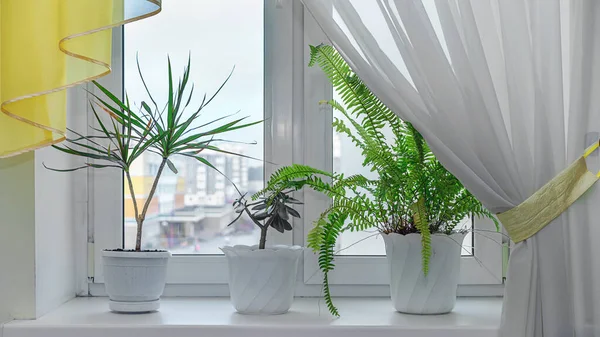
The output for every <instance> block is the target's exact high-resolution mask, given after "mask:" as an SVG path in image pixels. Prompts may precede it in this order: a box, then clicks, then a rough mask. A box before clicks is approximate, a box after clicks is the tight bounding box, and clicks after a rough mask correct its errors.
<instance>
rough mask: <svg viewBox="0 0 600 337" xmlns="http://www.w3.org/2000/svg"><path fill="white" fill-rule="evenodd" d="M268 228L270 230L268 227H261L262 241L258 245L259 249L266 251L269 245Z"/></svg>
mask: <svg viewBox="0 0 600 337" xmlns="http://www.w3.org/2000/svg"><path fill="white" fill-rule="evenodd" d="M267 228H269V226H267V225H264V226H262V227H260V241H259V244H258V249H265V245H266V243H267Z"/></svg>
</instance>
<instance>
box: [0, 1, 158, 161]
mask: <svg viewBox="0 0 600 337" xmlns="http://www.w3.org/2000/svg"><path fill="white" fill-rule="evenodd" d="M160 10H161V1H160V0H0V102H1V103H0V110H1V112H2V113H0V158H2V157H10V156H14V155H17V154H20V153H23V152H27V151H31V150H35V149H39V148H42V147H44V146H48V145H51V144H55V143H58V142H60V141H62V140H64V137H65V131H66V120H67V118H66V111H67V100H66V90H65V89H67V88H70V87H73V86H76V85H78V84H81V83H85V82H88V81H91V80H94V79H97V78H99V77H102V76H104V75H107V74H109V73H110V71H111V68H110V59H111V47H112V41H111V40H112V30H111V28H113V27H117V26H119V25H123V24H126V23H129V22H133V21H137V20H141V19H143V18H147V17H150V16H153V15H155V14H157V13H159V12H160ZM74 113H85V112H83V111H76V112H74Z"/></svg>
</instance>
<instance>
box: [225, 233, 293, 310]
mask: <svg viewBox="0 0 600 337" xmlns="http://www.w3.org/2000/svg"><path fill="white" fill-rule="evenodd" d="M222 250H223V253H225V256H226V257H227V262H228V265H229V292H230V294H231V302H232V303H233V306H234V307H235V310H237V312H239V313H242V314H252V315H276V314H283V313H286V312H287V311H288V310H289V309H290V306H291V305H292V301H293V300H294V290H295V287H296V274H297V270H298V261H299V260H300V256H301V255H302V251H303V249H302V247H300V246H279V245H278V246H272V247H267V248H266V249H258V246H243V245H236V246H233V247H231V246H226V247H223V248H222Z"/></svg>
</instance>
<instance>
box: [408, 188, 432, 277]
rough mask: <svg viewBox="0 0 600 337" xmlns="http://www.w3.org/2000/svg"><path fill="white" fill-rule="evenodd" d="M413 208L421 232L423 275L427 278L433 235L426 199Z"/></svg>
mask: <svg viewBox="0 0 600 337" xmlns="http://www.w3.org/2000/svg"><path fill="white" fill-rule="evenodd" d="M412 208H413V220H414V222H415V226H416V227H417V229H418V230H419V232H421V246H422V250H421V256H422V264H423V274H425V276H427V274H428V273H429V259H430V258H431V233H430V232H429V223H428V222H427V214H426V210H425V199H424V198H423V197H421V198H420V199H419V201H417V202H416V203H415V204H414V205H413V207H412Z"/></svg>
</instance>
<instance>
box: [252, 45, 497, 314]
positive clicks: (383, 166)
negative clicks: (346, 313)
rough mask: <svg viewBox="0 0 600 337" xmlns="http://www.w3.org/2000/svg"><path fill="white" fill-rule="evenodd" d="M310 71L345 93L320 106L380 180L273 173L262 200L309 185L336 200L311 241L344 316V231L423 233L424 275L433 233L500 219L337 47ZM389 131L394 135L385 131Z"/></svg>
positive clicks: (316, 57)
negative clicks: (339, 272)
mask: <svg viewBox="0 0 600 337" xmlns="http://www.w3.org/2000/svg"><path fill="white" fill-rule="evenodd" d="M309 65H311V66H313V65H318V66H319V67H320V68H321V69H322V70H323V71H324V73H325V74H326V75H327V77H328V78H329V80H330V81H331V83H332V84H333V86H334V88H335V89H336V90H337V92H338V93H339V94H340V97H341V100H342V102H341V103H340V102H336V101H334V100H330V101H327V102H323V103H325V104H328V105H330V106H331V107H332V108H333V109H335V110H337V111H339V112H340V113H341V114H342V115H343V116H344V117H345V120H343V119H338V118H336V119H335V120H334V122H333V127H334V128H335V130H336V131H337V132H338V133H341V134H343V135H345V136H347V137H349V139H350V140H351V141H352V142H353V143H354V144H355V146H356V147H357V148H358V149H359V150H360V151H361V153H362V155H363V158H364V162H363V166H366V167H369V168H370V169H371V171H373V172H376V173H377V175H378V177H377V178H375V179H368V178H366V177H364V176H362V175H352V176H345V175H343V174H339V173H331V172H326V171H322V170H317V169H314V168H312V167H308V166H303V165H292V166H289V167H283V168H281V169H279V170H278V171H277V172H275V174H273V175H272V176H271V178H270V180H269V182H268V183H267V187H266V188H265V190H264V191H261V192H260V193H278V192H279V191H281V190H284V189H289V188H290V187H291V186H293V187H294V188H295V189H300V188H302V187H304V186H307V187H309V188H312V189H314V190H316V191H319V192H322V193H324V194H326V195H327V196H329V197H330V198H331V200H332V203H331V206H330V207H328V208H327V209H326V210H325V211H324V212H323V213H322V215H321V217H320V218H319V219H318V220H317V221H316V222H315V225H314V227H313V229H312V230H311V231H310V233H309V235H308V240H307V242H308V246H309V247H310V248H312V249H313V250H314V251H315V252H317V253H318V254H319V259H318V261H319V267H320V269H321V270H322V271H323V275H324V278H323V285H324V295H325V300H326V303H327V305H328V307H329V309H330V311H331V312H332V313H333V314H334V315H339V314H338V311H337V309H336V307H335V306H334V305H333V302H332V300H331V296H330V294H329V285H328V272H330V271H331V270H333V268H334V255H335V252H334V248H335V244H336V241H337V238H338V237H339V235H340V234H341V233H343V232H344V231H362V230H366V229H369V228H376V229H377V230H378V231H379V232H380V233H382V234H390V233H398V234H402V235H406V234H411V233H419V234H420V235H421V243H422V268H423V272H424V274H425V275H426V274H427V272H428V269H429V259H430V256H431V234H432V233H444V234H450V233H452V232H453V231H454V230H455V228H456V226H457V225H458V224H459V223H460V222H461V221H463V220H464V219H465V218H467V217H470V216H480V217H489V218H492V219H493V220H494V222H496V220H495V218H493V216H492V214H491V213H490V212H489V211H487V210H486V209H485V208H483V206H482V205H481V203H480V202H479V201H478V200H477V199H475V197H474V196H473V195H472V194H471V193H469V191H468V190H466V189H465V188H464V187H463V185H462V184H461V183H460V181H458V179H456V177H454V176H453V175H452V174H451V173H450V172H448V170H446V169H445V168H444V166H442V164H441V163H440V162H439V161H438V160H437V159H436V158H435V156H434V155H433V153H432V152H431V150H430V149H429V147H428V146H427V143H426V142H425V140H424V139H423V137H422V136H421V134H419V132H418V131H417V130H416V129H415V128H414V127H413V126H412V125H411V124H410V123H406V122H404V121H402V120H400V119H399V118H398V116H397V115H396V114H394V113H393V112H392V111H391V110H390V109H388V108H387V107H386V106H385V105H384V104H383V103H382V102H381V101H380V100H379V99H378V98H377V97H376V96H375V95H374V94H373V93H372V92H371V91H370V90H369V89H368V88H367V86H366V85H365V84H364V83H363V82H362V81H361V80H360V79H359V78H358V76H357V75H356V74H355V73H353V72H352V70H351V69H350V67H349V66H348V64H346V62H345V61H344V59H343V58H342V57H341V56H340V55H339V54H338V53H337V52H336V51H335V49H334V48H333V47H331V46H327V45H320V46H316V47H315V46H311V60H310V64H309ZM344 106H346V107H348V109H345V108H344ZM347 123H349V125H348V124H347ZM386 128H387V130H389V132H384V129H386ZM496 226H498V223H497V222H496ZM457 244H460V243H457Z"/></svg>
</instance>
